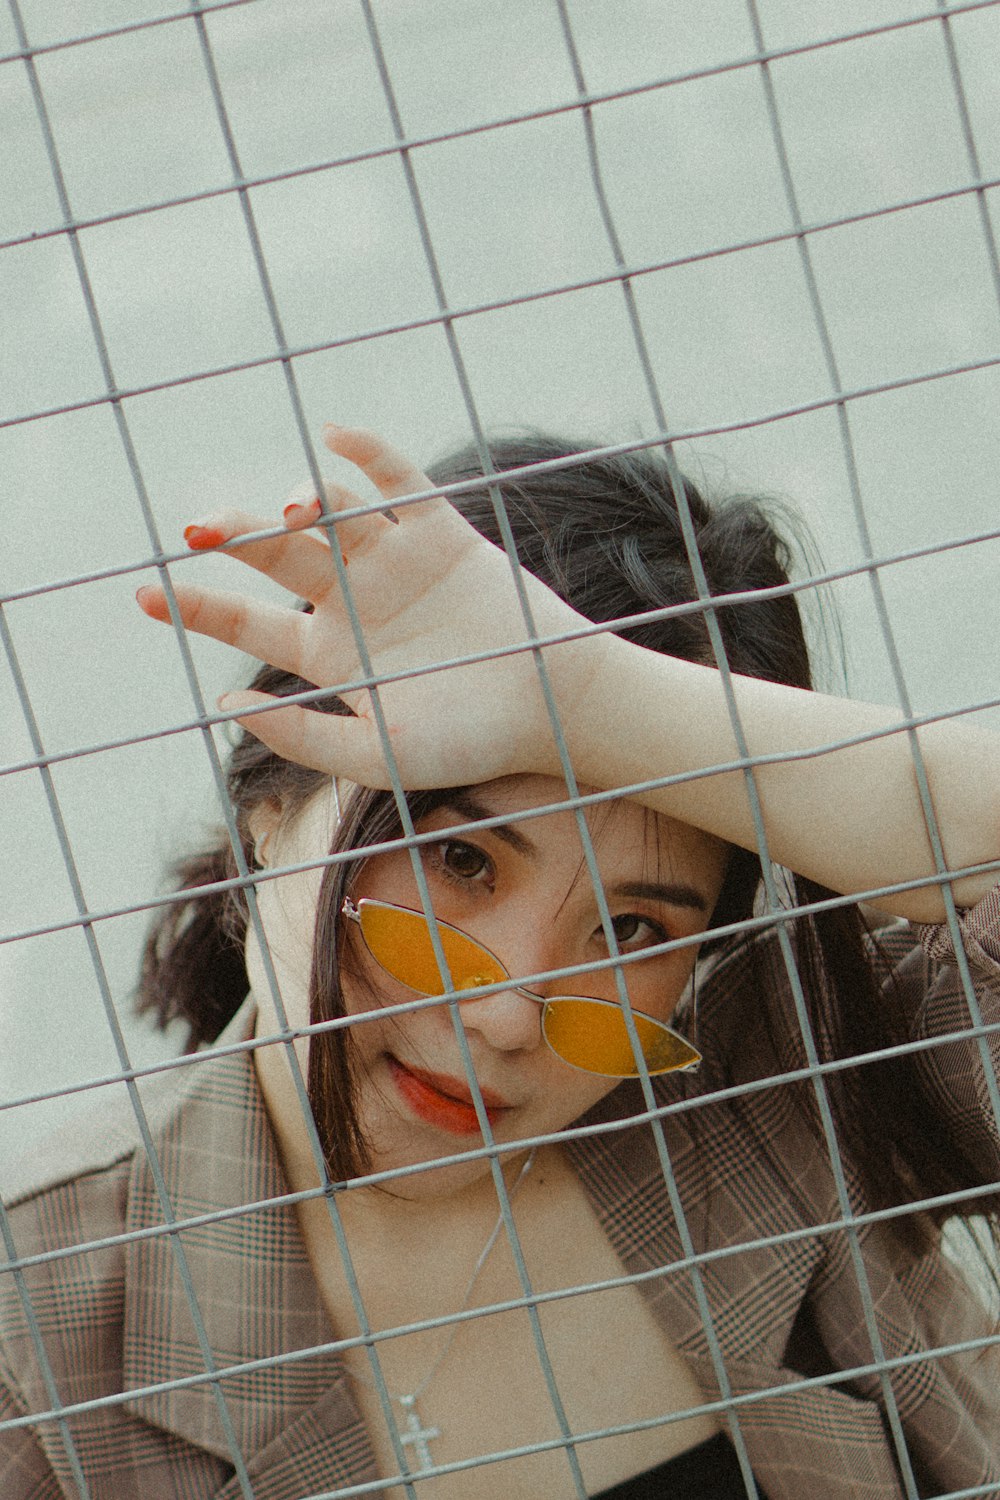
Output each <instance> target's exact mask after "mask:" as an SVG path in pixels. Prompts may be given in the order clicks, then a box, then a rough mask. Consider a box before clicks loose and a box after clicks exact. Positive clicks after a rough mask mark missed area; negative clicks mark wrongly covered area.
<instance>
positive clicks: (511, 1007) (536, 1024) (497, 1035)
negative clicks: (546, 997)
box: [461, 987, 542, 1052]
mask: <svg viewBox="0 0 1000 1500" xmlns="http://www.w3.org/2000/svg"><path fill="white" fill-rule="evenodd" d="M461 1015H462V1024H463V1025H464V1027H465V1029H466V1031H467V1032H478V1034H479V1035H480V1036H481V1037H482V1039H483V1041H484V1042H486V1044H487V1045H488V1046H490V1047H493V1048H495V1049H496V1050H497V1051H498V1052H518V1051H527V1052H530V1051H533V1050H534V1048H535V1047H537V1046H538V1045H539V1043H540V1042H541V1039H542V1007H541V1004H540V1002H539V1001H537V1000H532V999H530V998H529V996H527V995H526V994H524V993H523V992H522V991H519V990H516V989H514V988H513V987H512V988H511V989H507V990H497V992H496V993H495V994H493V995H484V996H483V997H482V999H479V1000H463V1001H462V1002H461Z"/></svg>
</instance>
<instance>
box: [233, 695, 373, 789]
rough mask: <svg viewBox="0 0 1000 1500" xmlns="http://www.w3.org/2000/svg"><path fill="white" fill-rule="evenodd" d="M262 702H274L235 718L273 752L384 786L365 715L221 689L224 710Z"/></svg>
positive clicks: (250, 706) (330, 772)
mask: <svg viewBox="0 0 1000 1500" xmlns="http://www.w3.org/2000/svg"><path fill="white" fill-rule="evenodd" d="M267 704H273V705H274V706H273V707H269V708H266V709H265V711H263V712H259V713H252V714H249V715H247V716H246V717H243V716H242V715H238V716H237V720H236V722H237V723H238V724H241V725H242V727H243V728H244V729H246V730H248V731H249V733H250V734H252V735H253V736H254V737H255V738H256V739H258V740H260V741H261V742H262V743H263V744H265V745H266V746H267V747H268V749H269V750H273V751H274V753H275V754H276V755H280V756H281V757H282V758H283V759H285V760H292V761H295V762H296V763H297V764H298V765H300V766H309V767H310V768H311V769H312V770H314V771H325V772H326V773H327V775H330V776H345V777H346V778H347V779H348V780H350V781H355V782H358V783H359V784H360V785H363V786H377V787H381V788H383V789H385V788H386V787H388V786H389V785H390V781H389V777H388V774H387V772H386V765H385V756H384V754H383V752H382V748H381V743H380V741H379V738H378V734H377V731H376V730H375V728H374V726H373V724H372V722H371V720H370V719H363V718H354V717H349V716H347V715H345V714H324V713H318V712H316V711H315V710H313V709H309V708H304V707H302V706H301V705H300V704H296V703H292V704H286V703H284V700H283V699H281V698H273V697H271V696H270V695H269V694H267V693H257V692H253V691H248V692H241V693H226V694H224V695H223V697H221V698H220V699H219V708H220V709H221V710H222V711H223V713H232V712H233V711H234V710H236V709H244V708H261V707H262V706H263V705H267Z"/></svg>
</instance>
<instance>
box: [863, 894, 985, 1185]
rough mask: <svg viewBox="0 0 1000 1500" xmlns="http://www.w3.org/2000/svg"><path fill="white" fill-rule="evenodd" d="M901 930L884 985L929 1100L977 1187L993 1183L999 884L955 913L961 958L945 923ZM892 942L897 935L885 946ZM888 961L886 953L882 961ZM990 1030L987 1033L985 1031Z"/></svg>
mask: <svg viewBox="0 0 1000 1500" xmlns="http://www.w3.org/2000/svg"><path fill="white" fill-rule="evenodd" d="M914 930H915V932H916V936H917V938H918V939H919V942H918V943H917V944H914V943H913V937H912V930H911V931H908V930H907V928H906V927H905V924H904V928H903V932H904V933H906V934H907V938H908V945H907V944H904V951H903V952H902V956H899V953H898V951H897V954H896V955H895V958H896V961H895V963H894V964H893V967H892V970H891V974H890V977H889V979H888V980H887V983H888V984H891V985H893V986H894V987H895V989H896V993H897V997H898V998H901V999H902V1001H903V1004H904V1005H905V1007H906V1010H907V1013H908V1014H909V1015H911V1016H912V1023H911V1034H912V1037H913V1039H914V1040H915V1041H933V1042H934V1043H935V1044H934V1045H933V1046H931V1047H928V1048H927V1049H925V1050H923V1051H921V1052H918V1053H916V1054H914V1061H915V1065H916V1067H917V1070H918V1072H919V1074H920V1077H921V1081H922V1084H923V1088H924V1090H925V1092H926V1094H927V1095H928V1100H929V1102H930V1103H931V1104H932V1106H933V1107H934V1108H935V1110H936V1111H937V1112H938V1114H939V1115H940V1117H941V1118H942V1119H943V1120H944V1121H945V1123H946V1124H947V1125H948V1127H949V1129H950V1130H951V1132H952V1134H953V1135H954V1138H955V1141H956V1143H957V1144H958V1145H959V1146H960V1148H961V1150H962V1151H963V1153H964V1155H965V1156H966V1157H967V1158H968V1159H969V1161H970V1163H971V1164H973V1166H975V1167H976V1169H977V1170H978V1171H980V1172H981V1173H982V1180H983V1182H984V1184H989V1183H994V1182H996V1181H997V1179H998V1178H1000V1119H998V1109H1000V1082H998V1075H1000V886H996V887H994V888H993V890H992V891H990V892H989V893H988V894H987V895H986V896H985V897H984V898H983V899H982V900H981V901H980V902H979V903H978V904H977V905H976V906H974V907H970V908H969V910H968V911H964V912H959V914H958V931H959V936H960V938H961V954H958V953H957V952H956V944H955V940H954V935H953V932H952V930H951V929H950V927H949V926H948V924H947V923H942V924H940V925H938V926H933V927H930V926H928V927H917V928H916V929H914ZM893 939H896V941H897V942H898V937H897V934H896V932H894V933H893V934H892V936H891V937H890V940H889V943H888V944H887V945H883V944H882V943H881V942H880V946H882V947H883V951H885V947H886V946H887V947H889V948H890V949H891V948H892V946H893ZM887 956H891V955H887ZM989 1028H992V1030H991V1029H989Z"/></svg>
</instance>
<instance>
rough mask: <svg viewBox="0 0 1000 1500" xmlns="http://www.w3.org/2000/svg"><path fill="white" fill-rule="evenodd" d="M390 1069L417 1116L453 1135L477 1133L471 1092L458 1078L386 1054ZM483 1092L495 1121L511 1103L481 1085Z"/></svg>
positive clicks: (489, 1113) (405, 1100)
mask: <svg viewBox="0 0 1000 1500" xmlns="http://www.w3.org/2000/svg"><path fill="white" fill-rule="evenodd" d="M389 1071H390V1073H391V1074H392V1079H393V1082H394V1083H395V1085H396V1088H397V1089H398V1090H399V1092H400V1094H401V1095H402V1097H403V1100H404V1102H405V1103H406V1104H407V1105H408V1107H409V1108H410V1110H411V1111H412V1113H413V1114H415V1115H417V1116H418V1118H419V1119H421V1120H425V1121H426V1122H427V1124H428V1125H436V1126H437V1127H438V1129H439V1130H447V1131H450V1133H451V1134H452V1135H478V1134H479V1120H478V1119H477V1118H476V1110H475V1106H474V1105H473V1103H472V1093H471V1090H470V1089H469V1087H468V1085H467V1084H465V1083H463V1082H462V1081H461V1079H459V1078H452V1077H451V1076H450V1074H447V1073H427V1072H425V1071H424V1069H423V1068H409V1067H405V1066H404V1065H403V1064H402V1063H401V1062H399V1061H398V1060H397V1059H396V1058H395V1057H390V1058H389ZM482 1095H483V1103H484V1104H485V1105H486V1116H487V1119H488V1120H489V1122H490V1124H491V1125H495V1124H496V1122H497V1120H499V1119H500V1118H501V1117H502V1115H503V1114H504V1112H505V1111H506V1110H507V1109H509V1108H510V1106H509V1105H508V1104H506V1103H505V1102H504V1100H502V1099H501V1098H500V1096H499V1094H495V1093H493V1092H492V1091H491V1090H490V1089H483V1090H482Z"/></svg>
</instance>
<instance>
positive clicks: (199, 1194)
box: [123, 1007, 375, 1477]
mask: <svg viewBox="0 0 1000 1500" xmlns="http://www.w3.org/2000/svg"><path fill="white" fill-rule="evenodd" d="M252 1029H253V1028H252V1011H251V1010H250V1009H249V1007H244V1009H243V1010H242V1011H241V1012H240V1014H239V1016H238V1017H237V1018H236V1020H235V1021H234V1023H233V1024H232V1026H231V1027H230V1028H229V1029H228V1030H227V1032H226V1033H225V1035H224V1038H223V1040H225V1041H233V1040H239V1039H242V1038H244V1037H249V1036H250V1035H252ZM187 1071H188V1070H187V1069H185V1070H184V1072H185V1073H187ZM154 1145H155V1148H156V1158H157V1163H156V1164H157V1167H158V1170H159V1173H160V1174H162V1182H163V1185H164V1187H165V1190H166V1194H167V1197H168V1200H169V1203H170V1210H171V1217H172V1220H173V1221H175V1222H183V1221H185V1220H188V1219H193V1218H197V1217H198V1216H200V1215H204V1214H206V1213H215V1212H219V1211H222V1212H225V1211H226V1210H230V1209H231V1210H235V1211H236V1212H235V1213H234V1214H233V1216H232V1217H229V1218H225V1219H218V1220H214V1221H213V1222H211V1223H208V1224H205V1225H201V1226H197V1227H192V1228H189V1229H182V1230H180V1231H179V1232H178V1233H177V1234H176V1235H169V1234H168V1235H158V1236H156V1237H154V1238H146V1239H139V1240H134V1241H132V1242H131V1243H130V1244H129V1245H128V1246H127V1250H126V1268H125V1288H126V1290H125V1308H124V1348H123V1368H124V1378H125V1388H126V1389H127V1390H128V1389H134V1388H136V1387H145V1386H150V1385H157V1384H159V1383H161V1382H164V1383H165V1382H171V1381H179V1380H184V1379H190V1378H191V1377H193V1376H197V1375H204V1372H205V1368H206V1360H205V1353H204V1352H203V1351H204V1346H205V1344H207V1349H208V1350H210V1351H211V1358H212V1360H213V1362H214V1367H215V1369H217V1370H219V1371H220V1373H221V1374H222V1377H223V1378H222V1380H221V1382H220V1383H219V1385H218V1386H217V1387H215V1386H213V1385H212V1384H211V1383H207V1382H206V1383H201V1384H195V1385H190V1386H186V1387H180V1388H176V1387H175V1388H173V1389H168V1390H163V1391H160V1392H158V1393H156V1394H154V1395H150V1396H146V1397H142V1398H139V1399H134V1400H132V1401H130V1402H128V1403H127V1407H128V1409H129V1410H130V1411H132V1412H133V1413H135V1414H136V1415H137V1416H139V1417H140V1418H141V1419H142V1420H144V1421H146V1422H152V1423H155V1424H156V1425H158V1426H160V1427H162V1428H165V1429H166V1430H168V1431H170V1432H172V1433H175V1434H176V1435H177V1436H178V1437H181V1438H183V1439H185V1440H186V1441H188V1442H190V1443H194V1444H195V1445H197V1446H200V1447H202V1448H204V1449H207V1450H209V1451H210V1452H212V1453H214V1454H215V1455H217V1456H218V1457H221V1458H223V1459H227V1460H230V1461H231V1459H232V1448H231V1444H230V1442H229V1440H228V1436H227V1433H226V1428H225V1423H224V1420H223V1416H222V1413H221V1412H220V1403H219V1398H218V1395H217V1391H220V1392H221V1395H222V1397H223V1399H224V1402H225V1407H226V1410H227V1412H228V1416H229V1420H230V1422H231V1424H232V1428H233V1432H234V1435H235V1440H236V1444H237V1445H238V1447H239V1450H240V1452H241V1453H242V1455H243V1457H244V1459H246V1460H247V1462H248V1463H249V1462H250V1461H251V1460H252V1458H253V1456H254V1455H261V1454H262V1453H263V1452H264V1451H265V1450H266V1449H268V1447H269V1445H272V1444H274V1443H275V1442H276V1441H277V1440H278V1439H280V1437H281V1434H282V1433H283V1432H285V1431H286V1429H287V1428H288V1427H289V1426H290V1425H291V1424H293V1423H297V1422H300V1421H304V1422H305V1423H306V1425H307V1426H308V1425H309V1422H308V1419H309V1417H310V1415H312V1416H313V1417H314V1419H316V1420H314V1422H313V1425H312V1429H311V1430H312V1434H313V1439H314V1441H315V1440H316V1439H317V1431H318V1430H319V1429H321V1433H320V1438H321V1440H322V1439H323V1437H324V1436H328V1437H329V1439H330V1440H331V1442H332V1441H333V1440H335V1441H336V1445H337V1446H339V1447H340V1448H341V1449H342V1450H346V1451H350V1452H351V1453H352V1454H353V1455H354V1458H355V1459H356V1461H357V1463H358V1464H359V1465H360V1470H359V1469H357V1468H355V1470H354V1472H355V1473H358V1472H363V1473H365V1474H367V1476H368V1477H371V1476H372V1475H374V1472H375V1470H374V1457H373V1455H372V1453H371V1450H370V1445H369V1444H368V1440H367V1437H366V1436H365V1435H364V1431H363V1428H362V1426H361V1422H360V1418H359V1415H358V1411H357V1407H356V1405H355V1402H354V1400H353V1395H352V1392H351V1390H350V1388H349V1385H348V1382H347V1378H346V1376H345V1374H344V1372H343V1369H342V1366H341V1363H340V1361H339V1360H338V1358H337V1357H336V1356H335V1355H334V1354H333V1353H331V1352H330V1350H329V1348H328V1347H324V1346H328V1345H329V1344H330V1342H331V1340H332V1339H333V1338H334V1333H333V1330H332V1328H331V1326H330V1324H329V1321H328V1319H327V1316H326V1312H325V1309H324V1307H323V1304H322V1302H321V1299H320V1295H319V1290H318V1288H317V1285H316V1282H315V1279H314V1277H313V1275H312V1270H311V1268H310V1265H309V1261H308V1257H307V1255H306V1251H305V1247H304V1245H303V1243H302V1240H301V1237H300V1235H299V1231H298V1225H297V1222H296V1217H295V1211H294V1209H293V1208H292V1207H290V1206H288V1205H274V1204H272V1205H270V1206H268V1207H264V1208H260V1209H256V1210H253V1209H247V1208H246V1207H245V1205H247V1204H255V1203H261V1202H265V1201H266V1200H271V1199H274V1198H278V1197H280V1196H282V1195H283V1194H285V1193H287V1192H288V1187H287V1184H286V1182H285V1179H284V1175H283V1172H282V1168H281V1163H280V1160H279V1157H278V1152H277V1147H276V1144H275V1141H274V1137H273V1135H272V1133H271V1129H270V1125H269V1123H268V1120H267V1116H266V1113H265V1110H264V1105H263V1101H262V1099H261V1096H260V1094H259V1092H258V1089H257V1082H256V1074H255V1070H254V1066H253V1061H252V1055H251V1054H250V1053H247V1052H244V1053H236V1054H230V1055H228V1056H222V1057H214V1058H212V1057H210V1058H206V1059H205V1061H203V1062H193V1063H192V1067H191V1070H190V1076H189V1078H188V1081H187V1083H186V1084H185V1086H184V1091H183V1095H182V1097H181V1098H180V1101H179V1103H178V1106H177V1108H176V1109H175V1110H173V1112H172V1113H170V1114H169V1115H168V1117H167V1120H166V1123H165V1124H164V1125H162V1126H161V1127H160V1128H158V1129H157V1130H156V1131H155V1133H154ZM241 1209H242V1211H240V1210H241ZM164 1222H165V1217H164V1213H163V1209H162V1205H161V1200H160V1194H159V1192H158V1191H157V1184H156V1181H155V1176H154V1169H153V1166H152V1164H151V1163H150V1161H149V1160H148V1158H147V1156H146V1153H145V1152H143V1151H139V1152H137V1153H136V1157H135V1161H134V1164H133V1168H132V1172H131V1178H130V1183H129V1198H128V1205H127V1210H126V1230H127V1231H142V1230H148V1229H151V1228H154V1227H160V1226H162V1225H163V1224H164ZM192 1301H193V1302H194V1303H195V1304H196V1306H197V1310H198V1314H199V1315H200V1319H201V1323H202V1325H203V1330H204V1342H203V1340H202V1338H201V1336H200V1330H199V1329H198V1327H197V1322H196V1317H195V1314H194V1312H193V1310H192ZM313 1350H315V1351H317V1352H308V1351H313ZM284 1356H290V1358H287V1360H286V1359H284V1358H283V1357H284ZM296 1356H299V1357H296ZM275 1359H277V1360H279V1362H277V1363H268V1364H263V1365H262V1366H261V1367H258V1368H251V1369H249V1370H244V1371H242V1372H240V1373H235V1374H233V1375H231V1376H228V1377H227V1376H226V1375H225V1371H226V1369H227V1368H229V1367H239V1366H243V1365H247V1364H250V1365H252V1364H253V1363H254V1362H255V1361H273V1360H275ZM320 1415H321V1417H322V1420H321V1421H319V1420H318V1419H319V1418H320Z"/></svg>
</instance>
